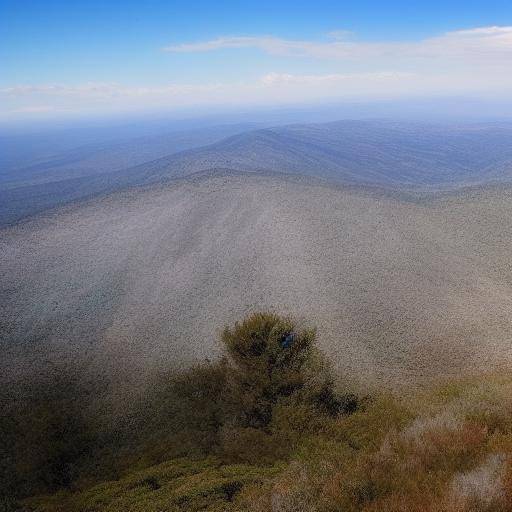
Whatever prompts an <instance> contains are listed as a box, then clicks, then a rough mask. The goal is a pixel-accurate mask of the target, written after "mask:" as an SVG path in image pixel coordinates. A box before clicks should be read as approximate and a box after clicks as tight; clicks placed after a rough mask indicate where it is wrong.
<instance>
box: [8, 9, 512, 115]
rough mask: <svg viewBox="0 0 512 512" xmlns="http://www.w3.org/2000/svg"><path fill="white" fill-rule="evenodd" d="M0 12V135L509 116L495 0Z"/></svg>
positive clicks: (510, 47)
mask: <svg viewBox="0 0 512 512" xmlns="http://www.w3.org/2000/svg"><path fill="white" fill-rule="evenodd" d="M0 12H1V13H2V16H1V17H0V30H1V32H2V34H3V39H4V41H3V44H2V45H1V48H0V59H1V60H2V62H3V71H4V72H3V74H2V77H0V100H1V103H2V108H1V110H0V123H6V122H8V123H16V122H37V121H38V120H44V121H54V122H62V121H66V120H68V121H71V120H77V119H84V120H91V119H92V120H94V119H105V118H109V117H111V118H114V119H119V118H123V117H125V118H126V117H132V118H134V117H135V118H136V117H140V116H143V117H144V116H148V115H149V116H154V115H156V114H159V115H168V116H171V117H174V118H176V117H180V116H182V117H190V116H195V117H201V116H208V115H211V114H212V113H214V114H219V113H222V112H223V111H227V112H233V111H237V110H238V111H240V110H244V109H249V110H257V109H261V108H263V109H269V108H280V109H282V108H297V107H298V106H300V105H305V106H306V107H308V108H311V107H315V106H318V105H320V107H321V106H322V104H323V105H325V104H336V105H341V104H345V105H353V104H370V103H371V104H374V105H388V104H389V103H403V102H404V101H406V102H409V103H420V104H421V103H425V101H428V102H430V103H435V102H436V101H441V102H443V99H445V100H446V99H447V98H449V99H450V100H451V101H453V102H454V104H456V103H458V102H461V103H462V104H467V103H468V101H469V102H470V103H472V104H473V105H479V107H478V108H476V112H475V115H476V116H483V115H487V116H489V113H488V112H487V113H486V107H485V105H487V106H488V108H490V110H491V112H490V115H493V112H494V113H495V114H496V115H501V116H511V115H512V107H511V103H512V97H511V92H510V91H511V90H512V66H510V65H509V63H510V59H511V57H512V6H511V5H510V4H509V3H507V2H502V1H499V0H493V1H491V2H486V4H485V7H484V6H482V5H478V4H475V3H472V4H470V5H468V4H467V3H464V2H461V1H459V0H457V1H452V2H449V3H448V4H447V3H446V2H426V1H421V2H419V3H418V2H416V3H415V6H414V9H412V8H410V7H409V6H408V4H407V3H406V2H403V1H395V2H393V3H392V4H389V3H386V4H383V3H382V2H377V1H375V0H365V1H363V2H359V3H358V5H357V6H354V5H351V6H350V9H347V8H346V7H345V5H344V4H343V3H334V2H328V1H325V0H324V1H320V2H317V3H315V5H314V6H313V5H309V6H305V5H300V6H296V5H294V4H293V3H291V2H288V1H286V2H280V3H279V5H274V4H273V3H272V2H268V1H263V2H244V5H243V7H242V6H240V5H238V4H237V3H236V2H233V1H231V0H224V1H223V2H220V3H216V4H215V5H213V4H210V3H208V2H200V3H199V4H191V3H187V2H181V1H175V2H170V3H169V2H161V1H152V2H150V3H149V4H148V5H147V6H146V8H144V9H142V8H141V6H140V5H139V4H138V3H137V2H135V1H128V2H123V3H122V4H117V3H116V2H114V3H112V2H109V3H108V4H105V3H104V2H98V1H93V2H88V3H87V4H84V3H80V2H76V3H73V4H69V3H67V2H62V1H60V0H51V1H45V2H42V1H37V2H32V3H31V8H30V9H25V8H22V6H20V5H19V4H15V3H11V2H1V3H0ZM91 34H93V35H92V37H91V36H90V35H91ZM356 110H357V109H356ZM362 110H364V109H362ZM500 112H501V113H500ZM352 115H364V114H363V113H360V114H358V113H357V111H355V112H353V113H352ZM425 115H428V112H425Z"/></svg>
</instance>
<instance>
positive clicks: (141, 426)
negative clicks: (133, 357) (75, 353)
mask: <svg viewBox="0 0 512 512" xmlns="http://www.w3.org/2000/svg"><path fill="white" fill-rule="evenodd" d="M221 341H222V343H223V344H224V348H225V356H224V357H223V358H221V359H220V360H219V361H217V362H213V363H210V362H208V363H204V364H198V365H196V366H194V367H191V368H189V369H187V370H184V371H181V372H173V373H170V374H166V373H164V374H161V375H158V376H155V377H154V379H153V380H152V381H151V382H150V383H149V384H148V386H147V387H146V388H145V391H144V392H142V393H140V395H139V396H138V399H137V400H135V399H134V400H131V401H129V402H128V401H127V402H126V407H125V410H124V411H123V414H122V415H117V416H116V415H114V414H112V415H109V412H108V411H109V401H108V399H107V398H106V397H108V396H109V391H108V386H105V385H104V383H99V384H98V383H97V382H95V381H94V379H89V380H86V379H85V378H83V377H84V375H85V373H84V372H80V371H78V369H77V368H59V369H56V371H53V372H51V373H45V374H43V375H42V377H41V378H39V379H34V380H33V381H32V382H30V383H28V385H27V386H26V389H23V390H18V392H17V393H16V394H15V395H13V397H14V398H15V399H14V400H11V401H10V402H9V403H10V406H9V411H8V414H7V415H6V416H5V417H4V418H3V419H2V420H1V421H0V429H1V430H2V434H3V436H2V437H3V439H5V440H6V441H8V442H7V443H6V445H7V448H6V449H5V450H4V451H5V453H1V454H0V470H1V471H2V477H3V483H4V487H5V489H6V490H5V492H4V495H5V496H18V497H25V496H27V495H33V494H43V493H49V492H50V493H51V492H55V491H58V490H59V489H72V488H76V487H80V486H90V485H91V483H93V482H94V481H98V479H99V480H109V479H116V478H119V477H122V476H123V475H124V474H127V473H129V472H132V471H134V470H137V469H143V468H145V467H150V466H154V465H158V464H160V463H162V462H164V461H168V460H172V459H176V458H179V457H186V458H187V459H188V460H190V461H193V460H196V461H200V460H203V459H205V458H208V457H210V456H212V455H213V456H216V457H218V458H219V459H220V460H222V461H223V462H224V463H226V464H228V465H230V464H233V463H243V464H250V465H265V466H272V465H274V464H275V463H276V462H277V461H282V460H286V459H288V458H289V457H290V455H291V454H292V453H293V451H294V450H296V449H297V448H298V447H299V446H300V444H301V443H302V442H303V441H304V439H306V438H307V437H308V436H310V435H312V434H314V433H315V432H319V431H321V430H322V429H325V428H327V426H328V425H329V422H332V421H334V420H335V419H336V418H337V417H338V415H339V414H340V413H347V412H353V410H354V409H355V408H357V406H358V401H357V399H356V398H355V397H353V396H352V395H347V396H345V397H339V396H337V394H336V393H335V391H334V381H333V378H332V375H331V371H330V369H329V367H328V365H327V364H326V361H325V360H324V359H323V357H322V355H321V354H320V352H319V351H318V350H317V349H316V348H315V345H314V342H315V331H314V330H311V329H302V330H299V329H297V327H296V326H295V324H294V322H293V321H291V320H290V319H287V318H281V317H279V316H278V315H275V314H271V313H257V314H254V315H251V316H250V317H248V318H247V319H245V320H244V321H243V322H241V323H237V324H235V325H234V327H233V328H226V329H225V331H224V332H223V334H222V338H221ZM101 389H103V392H102V393H101V392H100V390H101ZM222 485H223V486H226V487H225V489H224V491H222V492H224V493H225V494H226V495H234V494H236V493H237V492H238V487H239V481H238V480H236V481H233V482H227V481H226V482H224V481H223V482H222ZM136 487H138V488H140V489H145V490H147V491H148V492H150V491H151V492H160V490H161V487H162V483H161V479H160V478H157V477H156V476H154V475H148V476H147V477H145V478H144V479H142V480H140V485H139V484H138V485H137V486H136ZM140 492H142V491H140ZM162 492H163V491H162ZM219 492H220V491H219ZM91 510H94V509H91Z"/></svg>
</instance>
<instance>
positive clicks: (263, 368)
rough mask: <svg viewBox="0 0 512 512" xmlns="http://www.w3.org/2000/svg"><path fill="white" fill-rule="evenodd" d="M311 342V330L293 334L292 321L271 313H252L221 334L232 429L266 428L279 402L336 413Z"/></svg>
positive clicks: (325, 369)
mask: <svg viewBox="0 0 512 512" xmlns="http://www.w3.org/2000/svg"><path fill="white" fill-rule="evenodd" d="M314 341H315V331H314V330H311V329H303V330H301V331H297V330H296V326H295V325H294V323H293V321H291V320H290V319H288V318H282V317H279V316H278V315H275V314H272V313H255V314H253V315H251V316H249V317H248V318H246V319H245V320H244V321H243V322H242V323H236V324H235V326H234V327H233V328H232V329H229V328H226V329H225V330H224V333H223V335H222V342H223V343H224V346H225V348H226V351H227V357H226V363H225V368H226V374H227V379H226V380H227V397H226V402H227V404H228V409H229V411H228V413H230V414H232V416H233V417H232V418H231V420H232V421H233V422H234V423H235V424H236V425H237V426H239V427H247V428H255V429H263V430H269V428H270V425H271V423H272V419H273V413H274V410H275V408H276V406H277V405H278V404H281V405H282V404H283V403H286V404H293V405H300V406H304V405H306V404H307V405H311V406H316V407H317V409H318V410H319V411H320V412H325V413H329V414H332V415H336V414H337V413H338V412H339V411H340V410H341V402H340V401H338V400H337V399H336V397H335V394H334V390H333V380H332V378H331V375H330V372H329V369H328V367H327V365H326V363H325V361H324V360H323V358H322V357H321V355H320V354H319V352H318V351H317V350H316V348H315V346H314ZM229 406H230V407H229Z"/></svg>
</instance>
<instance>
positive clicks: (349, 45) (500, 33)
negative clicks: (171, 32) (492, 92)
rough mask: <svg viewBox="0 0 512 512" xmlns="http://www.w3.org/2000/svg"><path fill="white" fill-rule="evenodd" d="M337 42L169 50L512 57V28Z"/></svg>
mask: <svg viewBox="0 0 512 512" xmlns="http://www.w3.org/2000/svg"><path fill="white" fill-rule="evenodd" d="M328 35H329V36H330V37H331V39H334V40H333V41H328V42H316V41H304V40H290V39H281V38H278V37H273V36H258V37H219V38H217V39H212V40H210V41H204V42H195V43H181V44H176V45H171V46H167V47H166V48H164V51H166V52H174V53H193V52H208V51H215V50H220V49H225V48H257V49H260V50H262V51H264V52H266V53H268V54H271V55H281V56H301V57H311V58H316V59H335V60H350V59H361V58H365V59H377V58H384V59H403V58H414V57H422V58H424V57H430V58H439V57H441V58H450V57H452V58H453V57H456V58H462V57H465V56H473V57H474V56H486V57H488V56H489V55H493V54H495V55H498V56H503V55H506V56H508V57H512V26H506V27H481V28H475V29H470V30H458V31H452V32H447V33H445V34H442V35H440V36H436V37H431V38H427V39H423V40H420V41H412V42H393V41H391V42H387V41H386V42H365V41H355V40H347V35H348V33H347V32H344V31H341V32H339V31H335V32H331V33H329V34H328Z"/></svg>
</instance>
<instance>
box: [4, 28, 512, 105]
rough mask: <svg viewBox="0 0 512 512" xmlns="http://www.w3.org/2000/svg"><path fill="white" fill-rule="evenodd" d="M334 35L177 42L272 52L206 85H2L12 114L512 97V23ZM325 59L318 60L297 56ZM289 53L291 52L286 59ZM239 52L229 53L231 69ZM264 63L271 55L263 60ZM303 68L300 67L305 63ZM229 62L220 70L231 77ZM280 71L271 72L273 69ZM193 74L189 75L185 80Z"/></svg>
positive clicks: (182, 47) (189, 47) (187, 47)
mask: <svg viewBox="0 0 512 512" xmlns="http://www.w3.org/2000/svg"><path fill="white" fill-rule="evenodd" d="M329 37H330V39H329V40H327V41H324V42H315V41H294V40H286V39H280V38H277V37H273V36H263V37H221V38H218V39H214V40H211V41H206V42H199V43H183V44H178V45H174V46H170V47H168V48H167V49H166V50H167V51H169V52H179V53H185V54H186V53H190V52H209V51H215V50H219V49H222V48H224V49H226V48H259V49H261V50H262V51H264V52H265V53H267V54H270V55H279V56H280V57H283V58H282V59H278V60H276V59H269V62H268V63H267V65H268V69H269V72H267V73H263V75H262V76H260V77H254V76H249V75H245V76H244V75H243V74H242V73H240V74H239V78H238V79H237V80H236V81H226V80H218V81H215V80H213V79H211V80H208V79H207V78H205V79H204V80H203V83H195V84H190V83H186V82H184V83H170V84H167V85H162V86H155V85H151V84H150V83H148V85H147V86H137V87H136V86H128V85H124V84H118V83H99V82H88V83H84V84H75V85H70V84H32V85H23V84H21V85H13V86H11V87H4V88H3V89H0V103H1V104H2V105H3V106H4V107H3V108H4V115H5V113H6V112H7V113H8V114H9V115H17V114H20V115H21V114H25V115H28V114H37V113H38V114H42V113H44V112H51V111H53V112H54V113H56V114H57V113H59V112H84V111H88V112H107V111H116V110H117V111H130V110H134V109H137V110H144V109H148V108H149V109H155V108H156V109H159V108H170V109H172V108H181V107H197V106H202V105H224V104H231V105H233V104H238V105H250V104H285V103H290V102H293V103H300V102H303V101H310V100H344V99H357V100H366V99H371V100H373V99H380V98H386V99H392V98H397V97H401V98H404V97H411V96H418V95H421V96H429V95H430V96H431V95H467V94H470V95H476V96H477V97H478V96H479V97H500V98H503V99H506V98H508V99H510V97H511V95H512V65H511V63H512V27H481V28H475V29H471V30H459V31H453V32H448V33H446V34H443V35H440V36H437V37H432V38H428V39H424V40H421V41H416V42H392V41H391V42H382V43H378V42H364V41H363V42H361V41H356V40H354V39H351V38H350V37H349V36H348V34H347V33H345V32H336V33H334V34H330V35H329ZM296 56H300V57H308V58H309V59H315V60H323V61H324V62H322V63H321V65H320V66H321V69H323V70H324V71H323V72H321V73H319V72H316V73H313V72H311V71H310V70H311V69H315V70H317V69H318V68H319V66H318V64H317V63H315V65H314V66H310V65H309V64H308V63H307V62H304V61H301V63H300V67H298V66H297V63H295V64H294V65H293V69H294V72H293V73H291V72H289V70H288V69H287V68H288V67H289V66H288V62H291V61H293V59H294V57H296ZM285 58H288V60H286V59H285ZM237 62H238V61H237V60H235V59H226V64H225V65H226V67H229V68H231V69H230V75H233V71H236V66H237ZM259 66H261V63H259ZM297 69H299V70H300V71H297ZM222 71H223V70H222V69H220V70H219V73H218V75H219V76H222ZM270 71H271V72H270ZM185 79H186V78H185Z"/></svg>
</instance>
